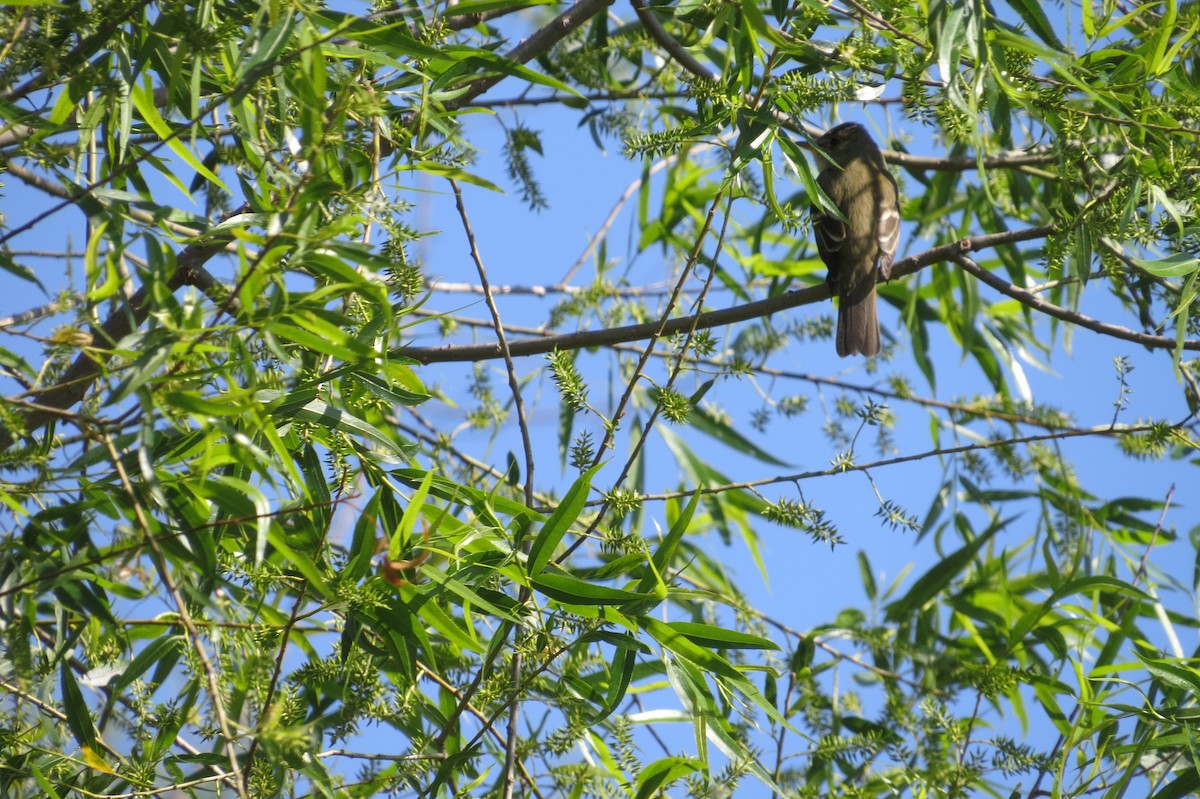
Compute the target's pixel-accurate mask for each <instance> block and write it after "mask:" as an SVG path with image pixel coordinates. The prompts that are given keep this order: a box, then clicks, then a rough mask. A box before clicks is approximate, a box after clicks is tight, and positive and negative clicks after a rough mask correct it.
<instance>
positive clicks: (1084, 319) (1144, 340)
mask: <svg viewBox="0 0 1200 799" xmlns="http://www.w3.org/2000/svg"><path fill="white" fill-rule="evenodd" d="M952 260H953V261H954V262H955V263H957V264H958V265H959V266H961V267H962V268H963V269H964V270H965V271H966V272H968V273H969V274H970V275H972V276H973V277H974V278H975V279H976V280H978V281H979V282H981V283H986V284H987V285H989V286H991V287H992V288H994V289H995V290H996V291H998V292H1000V293H1001V294H1003V295H1005V296H1006V297H1012V298H1013V299H1014V300H1016V301H1017V302H1019V303H1021V304H1022V305H1024V306H1026V307H1027V308H1032V309H1033V310H1035V311H1040V312H1041V313H1044V314H1046V315H1048V316H1053V317H1054V318H1055V319H1061V320H1063V321H1064V322H1070V323H1072V324H1075V325H1079V326H1080V327H1084V328H1087V329H1088V330H1092V331H1094V332H1096V333H1100V334H1102V335H1105V336H1112V337H1113V338H1119V339H1124V340H1125V341H1132V342H1134V343H1135V344H1141V345H1143V346H1145V347H1151V348H1154V349H1161V350H1173V349H1175V347H1176V346H1177V342H1176V341H1175V339H1174V338H1168V337H1166V336H1154V335H1151V334H1149V333H1141V332H1139V331H1137V330H1130V329H1129V328H1127V327H1121V326H1120V325H1114V324H1112V323H1111V322H1101V321H1100V320H1099V319H1093V318H1092V317H1090V316H1085V315H1084V314H1081V313H1079V312H1078V311H1071V310H1068V309H1066V308H1063V307H1061V306H1059V305H1054V304H1053V303H1050V302H1046V301H1045V300H1043V299H1041V298H1040V297H1038V296H1037V295H1035V294H1033V293H1031V292H1029V291H1027V290H1026V289H1023V288H1021V287H1020V286H1014V285H1013V284H1012V283H1009V282H1007V281H1005V280H1002V279H1000V278H998V277H996V276H995V275H993V274H992V273H991V272H989V271H987V270H986V269H984V268H983V267H982V266H980V265H979V264H977V263H975V262H974V261H972V260H971V259H970V258H968V257H966V256H965V255H962V254H959V255H956V256H954V258H953V259H952ZM1183 349H1185V350H1200V340H1196V339H1187V340H1185V341H1184V342H1183Z"/></svg>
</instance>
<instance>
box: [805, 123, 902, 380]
mask: <svg viewBox="0 0 1200 799" xmlns="http://www.w3.org/2000/svg"><path fill="white" fill-rule="evenodd" d="M815 143H816V145H817V147H818V148H820V150H821V152H823V153H824V155H825V156H826V157H825V158H823V159H821V160H822V161H824V163H823V168H822V170H821V172H820V173H819V174H818V175H817V185H819V186H820V187H821V190H822V191H824V192H825V194H826V196H828V197H829V199H830V200H833V204H834V205H835V206H837V208H838V210H839V211H841V212H842V216H844V217H846V221H845V222H843V221H842V220H840V219H838V218H837V217H836V216H831V215H830V214H827V213H825V212H823V211H822V210H821V209H820V208H818V207H817V206H815V205H814V206H813V209H812V211H813V227H814V228H815V230H816V233H817V252H818V253H820V254H821V260H822V261H824V262H825V265H826V266H827V267H829V276H828V277H827V278H826V281H827V282H828V283H829V287H830V289H832V290H833V291H834V292H835V293H836V294H837V295H838V298H839V299H838V324H837V354H838V355H840V356H842V357H843V358H844V357H845V356H847V355H854V354H856V353H862V354H863V355H867V356H871V355H877V354H879V316H878V312H877V310H876V308H875V269H876V267H877V266H878V268H879V271H880V272H881V273H882V274H883V277H884V278H885V279H886V278H888V277H890V276H891V273H892V258H893V256H894V255H895V254H896V245H897V244H898V243H899V241H900V211H899V190H898V189H897V188H896V179H895V178H893V177H892V173H891V172H889V171H888V168H887V164H886V163H884V160H883V154H882V153H880V152H879V147H877V146H876V145H875V142H874V140H872V139H871V136H870V134H869V133H867V131H866V129H864V128H863V126H862V125H859V124H858V123H855V122H846V123H845V124H842V125H838V126H837V127H836V128H832V129H830V130H828V131H826V132H825V133H824V134H823V135H821V136H819V137H818V138H817V139H816V141H815Z"/></svg>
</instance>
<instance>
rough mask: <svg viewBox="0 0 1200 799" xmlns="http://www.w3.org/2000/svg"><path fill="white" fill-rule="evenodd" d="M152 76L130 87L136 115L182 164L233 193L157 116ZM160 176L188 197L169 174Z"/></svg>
mask: <svg viewBox="0 0 1200 799" xmlns="http://www.w3.org/2000/svg"><path fill="white" fill-rule="evenodd" d="M152 80H153V78H152V76H151V74H150V72H149V71H147V72H146V73H145V80H144V85H139V84H136V83H135V84H134V85H133V86H131V87H130V99H131V100H133V104H134V106H136V107H137V110H138V113H139V114H141V115H142V119H144V120H145V121H146V124H147V125H149V126H150V128H151V129H152V130H153V131H154V132H155V134H157V135H158V137H159V138H160V139H161V140H162V141H164V142H166V145H167V146H168V147H170V148H171V152H173V153H175V155H177V156H179V157H180V158H181V159H183V162H184V163H186V164H187V165H188V166H190V167H191V168H192V169H194V170H196V172H197V173H199V174H200V175H203V176H204V177H205V179H207V180H208V181H209V182H210V183H212V184H213V185H214V186H217V187H218V188H219V189H221V190H222V191H224V192H225V193H226V194H232V193H233V192H232V191H231V190H230V189H229V187H228V186H226V185H225V183H224V182H222V180H221V179H220V178H219V177H217V176H216V174H214V173H213V171H212V170H210V169H209V168H208V167H206V166H205V165H204V164H203V163H202V162H201V161H200V159H199V158H197V157H196V154H195V153H193V152H192V151H191V150H189V149H188V148H187V147H185V146H184V144H183V142H181V141H180V140H179V137H178V136H176V135H175V132H174V131H172V130H171V128H170V127H169V126H168V125H167V122H166V120H164V119H163V118H162V116H160V115H159V113H158V109H157V108H155V106H154V86H153V83H152ZM160 174H162V175H163V176H164V177H166V178H167V179H168V180H170V181H171V182H172V183H174V184H175V185H176V187H178V189H179V190H180V191H181V192H183V193H184V194H185V195H188V196H190V195H189V192H188V190H187V188H186V187H185V186H184V185H183V184H182V183H181V182H180V181H179V179H178V178H176V177H175V175H174V174H173V173H171V172H167V171H165V170H160Z"/></svg>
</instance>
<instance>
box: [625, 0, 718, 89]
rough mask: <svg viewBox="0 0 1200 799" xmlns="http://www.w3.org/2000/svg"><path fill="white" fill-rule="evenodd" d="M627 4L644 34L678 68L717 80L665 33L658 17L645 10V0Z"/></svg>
mask: <svg viewBox="0 0 1200 799" xmlns="http://www.w3.org/2000/svg"><path fill="white" fill-rule="evenodd" d="M629 3H630V5H632V6H633V10H634V12H635V13H636V14H637V17H638V19H639V20H641V21H642V26H643V27H645V28H646V33H648V34H650V38H652V39H654V41H656V42H658V43H659V44H660V45H662V48H663V49H664V50H666V51H667V52H668V53H669V54H670V55H671V58H673V59H675V61H676V62H677V63H678V64H679V66H681V67H683V68H684V69H686V70H687V71H688V72H690V73H692V74H693V75H695V76H696V77H698V78H703V79H704V80H716V79H717V77H718V76H717V74H716V73H715V72H713V71H712V70H711V69H709V68H708V67H706V66H704V65H703V64H701V63H700V62H699V61H698V60H696V57H695V56H694V55H692V54H691V53H689V52H688V51H687V50H686V49H684V46H683V45H682V44H680V43H679V41H678V40H677V39H675V37H673V36H671V34H669V33H667V29H666V28H664V27H663V26H662V23H661V22H659V21H658V17H656V16H654V12H653V11H651V10H650V9H648V8H646V3H645V0H629Z"/></svg>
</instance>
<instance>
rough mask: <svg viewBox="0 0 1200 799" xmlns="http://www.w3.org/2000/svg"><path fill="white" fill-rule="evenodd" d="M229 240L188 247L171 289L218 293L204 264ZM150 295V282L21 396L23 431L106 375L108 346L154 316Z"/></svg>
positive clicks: (9, 435)
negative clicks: (54, 372) (52, 376)
mask: <svg viewBox="0 0 1200 799" xmlns="http://www.w3.org/2000/svg"><path fill="white" fill-rule="evenodd" d="M229 241H230V239H229V238H228V237H221V238H220V239H219V240H216V241H211V242H207V243H204V244H190V245H188V246H187V247H185V248H184V249H183V251H182V252H180V253H179V257H178V258H177V259H176V262H177V267H176V269H175V273H174V274H172V275H171V276H170V277H169V278H167V281H166V282H167V288H168V289H170V290H171V291H175V290H176V289H178V288H179V287H181V286H195V287H196V288H198V289H200V290H201V291H203V292H204V293H205V294H208V295H209V296H212V294H213V293H214V291H213V290H214V288H215V287H216V285H217V281H216V280H215V279H214V278H213V276H212V275H211V274H209V272H208V271H207V270H205V269H204V264H205V263H207V262H208V260H209V259H211V258H212V257H213V256H214V255H216V254H217V253H219V252H221V251H222V250H224V249H225V245H226V244H228V243H229ZM150 294H151V286H150V284H146V285H143V286H142V287H141V288H140V289H138V290H137V291H136V292H134V294H133V296H132V297H130V298H129V299H128V301H126V303H125V305H124V306H123V307H122V308H120V309H119V310H117V311H116V312H115V313H113V314H112V316H110V317H109V318H108V320H107V321H105V323H104V324H103V325H101V327H100V329H99V330H93V331H92V341H93V343H94V344H95V346H96V348H89V349H87V350H85V351H84V352H81V353H80V354H79V355H78V357H76V358H75V362H74V363H72V364H71V366H70V367H68V368H67V371H66V372H65V373H64V374H63V376H62V378H61V379H60V380H59V381H58V382H57V383H55V384H54V385H52V386H48V387H46V388H42V389H37V390H35V391H30V392H28V393H26V394H24V395H22V398H27V399H19V400H17V402H19V403H20V404H23V405H24V406H25V410H24V411H22V412H20V416H21V427H22V432H24V433H31V432H33V431H35V430H38V429H39V428H41V427H43V426H45V425H46V424H47V423H48V422H49V421H50V420H51V419H55V418H58V417H60V416H62V415H64V413H65V411H66V410H67V409H68V408H70V407H72V406H73V405H75V404H76V403H78V402H79V401H81V400H82V399H83V398H84V396H85V395H86V394H87V392H88V390H89V389H91V387H92V384H93V383H95V382H96V378H98V377H99V376H100V370H101V368H103V366H104V365H105V364H106V363H108V361H109V359H111V358H112V355H113V354H112V352H111V351H109V350H107V349H105V348H107V347H110V346H112V345H114V344H116V343H117V342H118V341H120V340H121V339H123V338H125V337H126V336H128V335H129V334H130V333H132V332H133V331H134V330H135V329H136V328H137V327H138V326H139V325H141V324H142V322H144V321H146V317H147V316H149V314H150V305H151V303H150ZM13 442H14V436H13V432H12V431H11V430H9V429H8V428H6V427H0V452H3V451H5V450H7V449H8V448H9V447H11V446H12V444H13Z"/></svg>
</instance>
